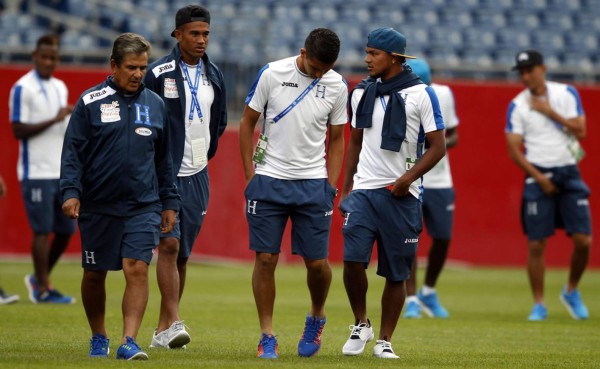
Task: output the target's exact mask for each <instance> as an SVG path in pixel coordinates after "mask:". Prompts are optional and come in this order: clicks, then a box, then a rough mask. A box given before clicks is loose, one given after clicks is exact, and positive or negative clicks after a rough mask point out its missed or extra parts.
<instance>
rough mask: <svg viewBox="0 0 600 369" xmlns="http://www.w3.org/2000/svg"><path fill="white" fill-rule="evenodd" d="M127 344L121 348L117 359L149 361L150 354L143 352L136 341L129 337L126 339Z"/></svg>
mask: <svg viewBox="0 0 600 369" xmlns="http://www.w3.org/2000/svg"><path fill="white" fill-rule="evenodd" d="M125 339H126V340H127V343H124V344H122V345H121V346H119V349H118V350H117V359H124V360H148V354H147V353H145V352H144V351H142V349H141V348H140V346H138V344H137V343H136V342H135V340H134V339H133V338H131V337H129V336H127V337H125Z"/></svg>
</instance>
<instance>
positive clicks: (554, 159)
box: [505, 49, 592, 321]
mask: <svg viewBox="0 0 600 369" xmlns="http://www.w3.org/2000/svg"><path fill="white" fill-rule="evenodd" d="M515 59H516V64H515V66H514V67H513V70H517V71H518V72H519V75H520V79H521V82H522V83H523V85H524V86H525V87H526V89H525V90H523V91H522V92H521V93H519V94H518V95H517V96H516V97H515V98H514V99H513V100H512V101H511V103H510V105H509V107H508V113H507V121H506V129H505V131H506V141H507V144H508V152H509V155H510V157H511V159H512V160H513V161H514V162H515V164H516V165H517V166H518V167H519V168H521V169H522V170H523V171H524V172H525V174H526V177H525V181H524V190H523V201H522V209H521V219H522V222H523V230H524V232H525V234H526V235H527V239H528V243H527V245H528V251H529V253H528V258H527V272H528V275H529V282H530V284H531V289H532V292H533V299H534V306H533V309H532V311H531V314H530V315H529V318H528V319H529V320H530V321H541V320H545V319H547V317H548V310H547V308H546V306H545V304H544V251H545V248H546V240H547V238H548V237H549V236H551V235H553V234H554V230H555V229H556V228H564V229H565V232H566V233H567V235H569V236H570V237H571V239H572V240H573V254H572V256H571V260H570V271H569V278H568V281H567V284H566V285H565V286H564V288H563V290H562V291H561V293H560V295H559V298H560V301H561V302H562V303H563V305H564V306H565V307H566V308H567V311H568V312H569V314H570V315H571V316H572V317H573V318H574V319H578V320H579V319H587V318H588V316H589V312H588V309H587V307H586V306H585V305H584V303H583V301H582V299H581V296H580V294H579V290H578V289H577V286H578V284H579V282H580V280H581V277H582V275H583V273H584V271H585V268H586V266H587V262H588V259H589V253H590V247H591V244H592V236H591V234H592V230H591V214H590V207H589V201H588V197H589V195H590V189H589V188H588V186H587V185H586V184H585V182H584V181H583V179H582V178H581V174H580V172H579V169H578V167H577V163H578V161H579V160H581V159H582V157H583V150H582V148H581V146H580V145H579V140H580V139H582V138H584V137H585V134H586V122H585V114H584V112H583V106H582V104H581V99H580V97H579V93H578V92H577V90H576V89H575V87H573V86H570V85H566V84H563V83H557V82H552V81H547V80H546V66H545V65H544V59H543V56H542V54H541V53H540V52H539V51H536V50H532V49H529V50H524V51H522V52H520V53H518V54H517V55H516V58H515ZM523 147H524V149H525V150H523ZM524 151H525V152H524Z"/></svg>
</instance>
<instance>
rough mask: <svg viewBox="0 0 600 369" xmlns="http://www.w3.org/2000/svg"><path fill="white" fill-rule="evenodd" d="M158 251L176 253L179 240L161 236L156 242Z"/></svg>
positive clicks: (168, 253)
mask: <svg viewBox="0 0 600 369" xmlns="http://www.w3.org/2000/svg"><path fill="white" fill-rule="evenodd" d="M158 252H159V254H163V255H171V256H173V255H175V256H176V255H177V254H179V240H178V239H177V238H173V237H169V238H161V240H160V243H159V244H158Z"/></svg>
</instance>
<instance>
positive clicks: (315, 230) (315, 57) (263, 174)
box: [240, 28, 348, 359]
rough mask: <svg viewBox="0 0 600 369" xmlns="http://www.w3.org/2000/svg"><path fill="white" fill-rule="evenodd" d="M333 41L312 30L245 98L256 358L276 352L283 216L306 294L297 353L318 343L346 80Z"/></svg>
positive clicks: (243, 141) (311, 351)
mask: <svg viewBox="0 0 600 369" xmlns="http://www.w3.org/2000/svg"><path fill="white" fill-rule="evenodd" d="M339 49H340V41H339V38H338V36H337V35H336V34H335V33H334V32H332V31H330V30H328V29H324V28H318V29H315V30H313V31H312V32H311V33H310V34H309V35H308V37H307V38H306V41H305V44H304V47H303V48H302V49H301V50H300V55H299V56H294V57H290V58H286V59H282V60H279V61H275V62H272V63H269V64H267V65H266V66H265V67H263V68H262V69H261V70H260V72H259V74H258V77H257V79H256V81H255V82H254V84H253V85H252V87H251V90H250V93H249V94H248V97H247V98H246V104H247V106H246V108H245V109H244V114H243V116H242V119H241V122H240V150H241V154H242V161H243V164H244V170H245V177H246V181H247V182H248V185H247V187H246V191H245V196H246V201H247V207H246V218H247V220H248V225H249V229H250V249H251V250H253V251H255V252H256V257H255V264H254V272H253V275H252V287H253V291H254V298H255V301H256V306H257V309H258V315H259V322H260V328H261V332H262V334H261V339H260V342H259V346H258V357H260V358H268V359H276V358H277V357H278V344H277V339H276V338H275V334H274V331H273V327H272V317H273V304H274V301H275V278H274V273H275V268H276V266H277V261H278V259H279V253H280V251H281V239H282V236H283V232H284V229H285V226H286V224H287V221H288V219H291V222H292V253H293V254H298V255H300V256H301V257H302V258H303V259H304V263H305V265H306V268H307V283H308V288H309V291H310V296H311V308H310V312H309V313H308V315H307V317H306V320H305V327H304V333H303V335H302V338H301V339H300V341H299V343H298V354H299V355H300V356H313V355H315V354H316V353H317V352H318V351H319V349H320V347H321V333H322V331H323V327H324V326H325V321H326V319H325V300H326V298H327V293H328V291H329V286H330V284H331V268H330V266H329V263H328V261H327V257H328V252H329V249H328V245H329V229H330V226H331V216H332V214H333V202H334V198H335V196H336V192H337V190H336V189H335V185H336V183H337V180H338V177H339V175H340V172H341V168H342V161H343V156H344V136H343V134H344V133H343V132H344V124H346V123H347V121H348V114H347V111H346V104H347V100H348V88H347V86H346V83H345V81H344V80H343V78H342V76H341V75H340V74H338V73H337V72H335V71H334V70H332V68H333V66H334V64H335V61H336V60H337V56H338V53H339ZM261 113H262V114H263V117H264V123H263V129H262V133H261V135H260V137H259V140H258V144H257V148H256V151H255V153H254V156H253V153H252V151H253V150H252V149H253V135H254V127H255V126H256V123H257V121H258V119H259V117H260V116H261ZM327 134H329V142H327V145H326V137H327Z"/></svg>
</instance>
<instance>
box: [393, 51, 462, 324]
mask: <svg viewBox="0 0 600 369" xmlns="http://www.w3.org/2000/svg"><path fill="white" fill-rule="evenodd" d="M407 63H408V65H409V66H410V67H411V68H412V70H413V73H415V74H416V75H418V76H419V78H421V81H423V83H425V84H426V85H430V86H431V87H432V88H433V90H434V91H435V94H436V95H437V97H438V100H439V102H440V109H441V111H442V117H443V119H444V125H445V126H446V135H445V136H446V149H449V148H451V147H454V146H455V145H456V143H457V142H458V132H457V130H456V127H457V126H458V117H457V116H456V108H455V106H454V95H453V94H452V90H451V89H450V87H448V86H445V85H441V84H438V83H431V68H430V67H429V64H428V63H427V62H426V61H425V60H423V59H414V60H409V61H408V62H407ZM423 220H424V221H425V226H426V227H427V233H428V234H429V236H430V237H431V238H432V243H431V247H430V248H429V253H428V255H427V268H426V271H425V280H424V283H423V287H421V289H419V291H417V288H416V285H417V278H416V274H417V260H416V259H415V265H414V266H413V269H412V273H411V276H410V278H409V279H408V281H406V294H407V296H408V297H407V298H406V309H405V310H404V317H405V318H420V317H421V309H423V311H424V312H425V313H426V314H427V315H428V316H430V317H432V318H447V317H449V314H448V311H447V310H446V309H445V308H444V306H443V305H442V304H441V303H440V302H439V299H438V294H437V291H436V289H435V286H436V283H437V280H438V277H439V276H440V274H441V272H442V268H443V267H444V263H445V262H446V256H447V255H448V247H449V246H450V240H451V239H452V224H453V221H454V187H453V184H452V174H451V172H450V161H449V159H448V154H446V155H445V156H444V157H443V158H442V159H441V160H440V161H439V162H438V163H437V164H436V165H435V166H434V167H433V168H432V169H431V170H430V171H429V172H427V173H426V174H425V175H424V176H423Z"/></svg>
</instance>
